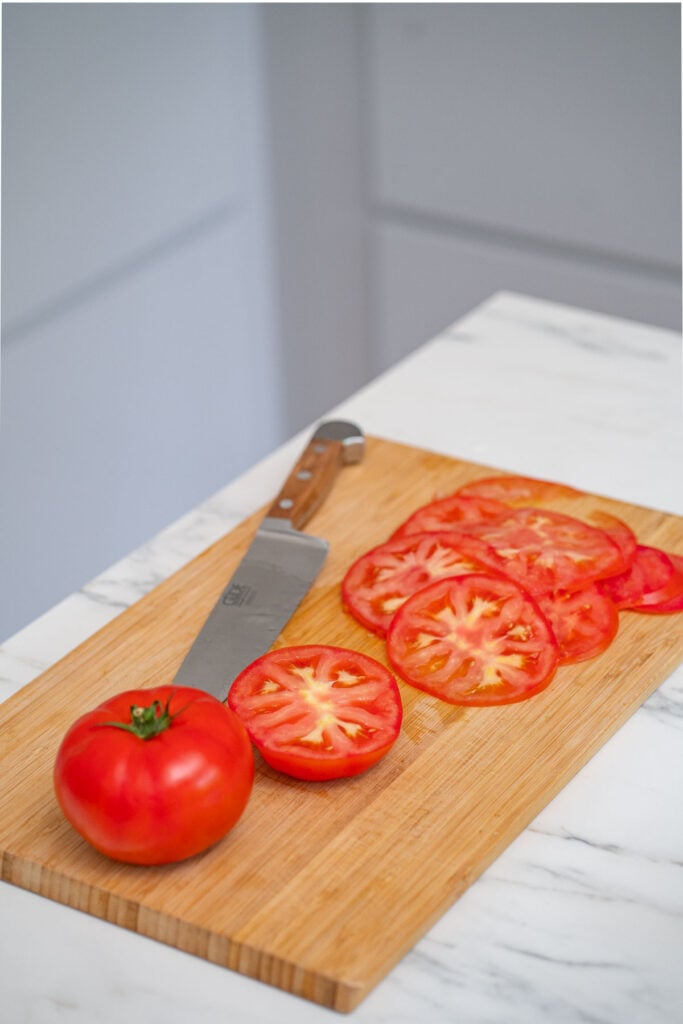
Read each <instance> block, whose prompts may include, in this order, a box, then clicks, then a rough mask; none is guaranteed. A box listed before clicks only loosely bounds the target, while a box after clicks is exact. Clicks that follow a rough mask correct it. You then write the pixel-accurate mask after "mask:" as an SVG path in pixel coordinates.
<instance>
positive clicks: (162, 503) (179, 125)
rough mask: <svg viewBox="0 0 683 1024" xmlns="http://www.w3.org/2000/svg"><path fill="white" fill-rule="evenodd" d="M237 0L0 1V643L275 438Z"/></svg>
mask: <svg viewBox="0 0 683 1024" xmlns="http://www.w3.org/2000/svg"><path fill="white" fill-rule="evenodd" d="M263 88H264V83H263V54H262V32H261V27H260V21H259V17H258V11H257V9H256V8H254V7H252V6H250V5H234V6H233V5H223V4H217V5H214V4H206V5H201V4H200V5H184V4H181V5H170V4H169V5H165V4H162V5H152V4H149V5H148V4H131V5H128V4H92V5H90V4H85V5H81V4H74V5H60V4H48V5H41V4H39V5H29V4H25V5H23V4H16V5H5V6H4V7H3V139H2V142H3V181H2V184H3V210H2V213H3V266H2V269H3V308H2V314H3V349H2V355H3V359H2V420H1V424H2V432H1V435H0V479H1V481H2V497H1V501H0V636H6V635H8V634H9V633H10V632H12V631H13V630H14V629H16V628H19V627H20V626H21V625H23V624H24V623H25V622H27V621H29V620H31V619H32V618H34V617H35V616H36V615H37V614H39V613H40V612H42V611H44V610H45V609H47V608H48V607H50V606H51V605H52V604H53V603H54V602H55V601H57V600H59V599H60V598H61V597H63V596H64V595H66V594H67V593H69V592H70V591H71V590H73V589H75V588H76V587H78V586H80V585H81V584H82V583H83V582H85V581H86V580H87V579H89V578H91V577H92V576H93V575H95V574H96V573H97V572H99V571H101V570H103V569H104V568H106V567H107V566H108V565H110V564H111V563H112V562H113V561H114V560H116V559H117V558H119V557H121V556H123V555H124V554H125V553H127V552H128V551H129V550H130V549H131V548H133V547H134V546H136V545H138V544H140V543H142V542H143V541H145V540H146V539H147V538H148V537H150V536H151V535H153V534H154V533H155V532H156V531H157V530H158V529H160V528H161V527H162V526H163V525H165V524H166V523H168V522H170V521H172V520H173V519H174V518H176V517H177V516H178V515H180V514H182V513H183V512H185V511H186V510H187V509H188V508H189V507H191V506H192V505H194V504H195V503H196V502H197V501H199V500H201V499H203V498H205V497H206V496H207V495H208V494H210V493H212V492H213V491H214V490H216V489H217V488H219V487H220V486H222V485H223V484H224V483H226V482H227V481H228V480H230V479H231V478H232V477H234V476H235V475H236V474H237V473H239V472H240V471H241V470H242V469H244V468H246V467H247V466H249V465H251V464H252V463H253V462H254V461H256V459H257V458H259V457H260V456H261V455H263V454H265V453H266V452H267V451H269V450H270V449H272V448H273V447H274V445H275V444H276V443H277V442H278V441H279V440H281V439H282V436H283V430H284V427H283V419H282V409H281V391H280V388H279V386H278V382H279V370H278V360H279V355H278V351H277V347H276V342H275V328H274V310H273V289H272V279H271V275H272V266H271V248H270V223H269V216H270V214H269V208H270V207H269V194H268V187H267V186H268V182H267V174H268V161H267V156H266V153H267V132H266V111H265V97H264V94H263Z"/></svg>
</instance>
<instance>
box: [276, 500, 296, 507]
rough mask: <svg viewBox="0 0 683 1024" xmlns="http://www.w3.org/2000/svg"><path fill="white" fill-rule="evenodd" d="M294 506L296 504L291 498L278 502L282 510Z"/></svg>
mask: <svg viewBox="0 0 683 1024" xmlns="http://www.w3.org/2000/svg"><path fill="white" fill-rule="evenodd" d="M293 504H294V502H293V501H292V499H291V498H282V499H281V500H280V501H278V505H279V507H280V508H291V507H292V505H293Z"/></svg>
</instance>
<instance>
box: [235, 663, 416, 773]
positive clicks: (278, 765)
mask: <svg viewBox="0 0 683 1024" xmlns="http://www.w3.org/2000/svg"><path fill="white" fill-rule="evenodd" d="M228 703H229V705H230V707H231V708H232V710H233V711H234V712H235V713H236V714H237V715H238V716H239V718H240V719H241V720H242V722H243V724H244V726H245V728H246V730H247V732H248V734H249V737H250V738H251V740H252V742H253V743H254V745H255V746H256V748H257V749H258V750H259V752H260V753H261V755H262V757H263V759H264V760H265V761H266V762H267V763H268V764H269V765H270V766H271V767H272V768H275V769H276V770H277V771H281V772H284V773H285V774H287V775H292V776H293V777H294V778H296V779H306V780H309V781H321V780H326V779H337V778H342V777H346V776H351V775H358V774H360V772H364V771H365V770H366V769H367V768H370V767H371V766H372V765H374V764H375V763H376V762H377V761H379V760H380V758H382V757H384V755H385V754H386V753H387V752H388V751H389V749H390V748H391V746H392V744H393V743H394V741H395V740H396V738H397V736H398V734H399V730H400V728H401V721H402V718H403V705H402V703H401V696H400V693H399V689H398V686H397V684H396V680H395V679H394V677H393V675H392V674H391V672H389V670H388V669H387V668H385V667H384V665H380V663H379V662H378V661H375V660H374V658H370V657H368V656H367V655H365V654H361V653H359V652H358V651H350V650H346V649H344V648H341V647H328V646H321V645H306V646H299V647H281V648H278V649H277V650H274V651H270V652H269V653H268V654H264V655H263V657H261V658H257V660H256V661H255V662H253V663H252V664H251V665H249V666H248V667H247V668H245V669H244V671H243V672H241V673H240V674H239V676H238V677H237V679H236V680H235V681H234V683H233V684H232V687H231V688H230V693H229V695H228Z"/></svg>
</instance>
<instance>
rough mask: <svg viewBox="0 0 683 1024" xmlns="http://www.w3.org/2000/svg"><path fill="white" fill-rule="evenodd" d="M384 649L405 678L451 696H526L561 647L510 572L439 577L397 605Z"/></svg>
mask: <svg viewBox="0 0 683 1024" xmlns="http://www.w3.org/2000/svg"><path fill="white" fill-rule="evenodd" d="M387 655H388V658H389V662H390V664H391V665H392V667H393V668H394V670H395V671H396V673H397V674H398V675H399V676H400V677H401V678H402V679H404V680H405V681H406V682H407V683H410V684H411V685H412V686H415V687H417V688H418V689H420V690H425V691H426V692H427V693H431V694H433V695H434V696H435V697H440V698H441V699H442V700H444V701H447V702H448V703H449V704H466V705H480V706H481V705H493V704H511V703H513V702H515V701H520V700H525V699H526V698H527V697H532V696H533V695H534V694H536V693H538V692H539V691H540V690H543V689H544V688H545V687H546V686H547V685H548V683H549V682H550V680H551V679H552V677H553V674H554V672H555V669H556V668H557V665H558V662H559V652H558V647H557V643H556V641H555V637H554V635H553V632H552V629H551V627H550V625H549V623H548V622H547V620H546V618H545V617H544V615H543V613H542V612H541V611H540V609H539V607H538V605H537V604H536V602H535V601H534V600H533V599H532V598H530V597H529V595H528V594H526V593H525V592H524V591H523V590H522V589H521V587H518V586H517V585H516V584H515V583H513V581H512V580H508V579H505V578H503V577H497V576H492V575H489V574H484V573H472V574H470V575H466V576H456V577H452V578H449V579H443V580H437V581H436V582H435V583H431V584H430V585H429V586H428V587H425V588H424V589H423V590H420V591H418V592H417V593H416V594H414V595H413V596H412V597H411V598H410V599H409V600H408V601H406V603H405V604H404V605H403V607H402V608H401V609H400V610H399V611H398V612H397V614H396V616H395V617H394V619H393V621H392V623H391V626H390V627H389V633H388V636H387Z"/></svg>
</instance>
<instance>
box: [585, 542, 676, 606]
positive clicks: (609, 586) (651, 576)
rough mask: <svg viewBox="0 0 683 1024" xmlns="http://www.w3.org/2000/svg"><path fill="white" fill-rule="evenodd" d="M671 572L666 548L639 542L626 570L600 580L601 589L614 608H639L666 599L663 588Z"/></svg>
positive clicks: (672, 570)
mask: <svg viewBox="0 0 683 1024" xmlns="http://www.w3.org/2000/svg"><path fill="white" fill-rule="evenodd" d="M674 573H675V569H674V564H673V562H672V560H671V558H670V557H669V555H667V554H666V552H664V551H661V550H660V549H659V548H653V547H649V546H648V545H646V544H639V545H638V547H637V548H636V554H635V558H634V560H633V562H632V564H631V566H630V567H629V568H628V569H627V570H626V572H623V573H619V574H618V575H615V576H612V577H610V578H609V579H604V580H601V581H600V589H601V590H602V592H603V594H607V596H608V597H611V598H612V600H613V601H614V603H615V604H616V606H617V608H640V607H642V606H644V605H648V604H657V603H659V602H660V601H662V600H664V601H665V600H667V599H668V597H669V595H668V594H667V593H666V588H667V587H668V585H669V584H670V583H671V581H672V579H673V577H674Z"/></svg>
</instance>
